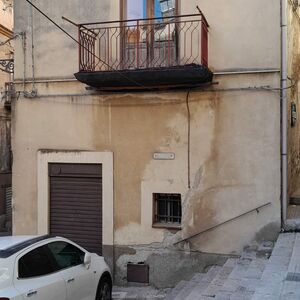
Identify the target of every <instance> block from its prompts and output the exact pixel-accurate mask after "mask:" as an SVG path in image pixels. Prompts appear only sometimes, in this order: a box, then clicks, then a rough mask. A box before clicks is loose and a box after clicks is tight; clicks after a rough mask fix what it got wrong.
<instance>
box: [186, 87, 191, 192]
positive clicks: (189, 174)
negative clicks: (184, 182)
mask: <svg viewBox="0 0 300 300" xmlns="http://www.w3.org/2000/svg"><path fill="white" fill-rule="evenodd" d="M190 93H191V89H189V91H188V92H187V94H186V109H187V121H188V144H187V160H188V161H187V166H188V167H187V169H188V189H190V188H191V110H190V103H189V97H190Z"/></svg>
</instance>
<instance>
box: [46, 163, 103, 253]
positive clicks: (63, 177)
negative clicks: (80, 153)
mask: <svg viewBox="0 0 300 300" xmlns="http://www.w3.org/2000/svg"><path fill="white" fill-rule="evenodd" d="M49 176H50V234H51V235H54V236H63V237H66V238H69V239H70V240H72V241H74V242H76V243H78V244H79V245H81V246H82V247H84V248H85V249H87V250H88V251H90V252H94V253H98V254H100V255H101V254H102V166H101V165H100V164H49Z"/></svg>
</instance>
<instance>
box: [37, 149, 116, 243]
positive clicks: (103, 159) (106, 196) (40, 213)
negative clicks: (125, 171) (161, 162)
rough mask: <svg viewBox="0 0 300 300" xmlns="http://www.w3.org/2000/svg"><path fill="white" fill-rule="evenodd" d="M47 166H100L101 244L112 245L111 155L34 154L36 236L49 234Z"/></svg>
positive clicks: (80, 152)
mask: <svg viewBox="0 0 300 300" xmlns="http://www.w3.org/2000/svg"><path fill="white" fill-rule="evenodd" d="M49 163H73V164H76V163H79V164H82V163H88V164H101V165H102V222H103V224H102V226H103V227H102V245H103V246H113V244H114V221H113V220H114V218H113V212H114V205H113V204H114V201H113V153H112V152H92V151H62V150H60V151H59V150H39V151H38V154H37V181H38V182H37V223H38V224H37V225H38V226H37V231H38V232H37V233H38V234H39V235H43V234H49V232H50V180H49V174H48V165H49Z"/></svg>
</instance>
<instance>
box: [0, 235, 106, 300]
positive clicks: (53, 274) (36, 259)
mask: <svg viewBox="0 0 300 300" xmlns="http://www.w3.org/2000/svg"><path fill="white" fill-rule="evenodd" d="M111 291H112V276H111V273H110V270H109V267H108V266H107V264H106V262H105V261H104V258H103V257H101V256H98V255H97V254H93V253H89V252H88V251H86V250H85V249H83V248H82V247H80V246H78V245H77V244H75V243H73V242H72V241H70V240H68V239H65V238H61V237H49V236H39V237H36V236H35V237H33V236H13V237H0V300H25V299H33V300H111Z"/></svg>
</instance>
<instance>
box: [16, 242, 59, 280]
mask: <svg viewBox="0 0 300 300" xmlns="http://www.w3.org/2000/svg"><path fill="white" fill-rule="evenodd" d="M55 271H57V269H56V267H55V266H54V264H53V261H52V260H51V256H50V254H49V252H48V251H47V249H46V247H45V246H42V247H39V248H36V249H34V250H32V251H30V252H28V253H27V254H25V255H24V256H23V257H21V258H20V259H19V262H18V272H19V278H30V277H37V276H43V275H47V274H50V273H53V272H55Z"/></svg>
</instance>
